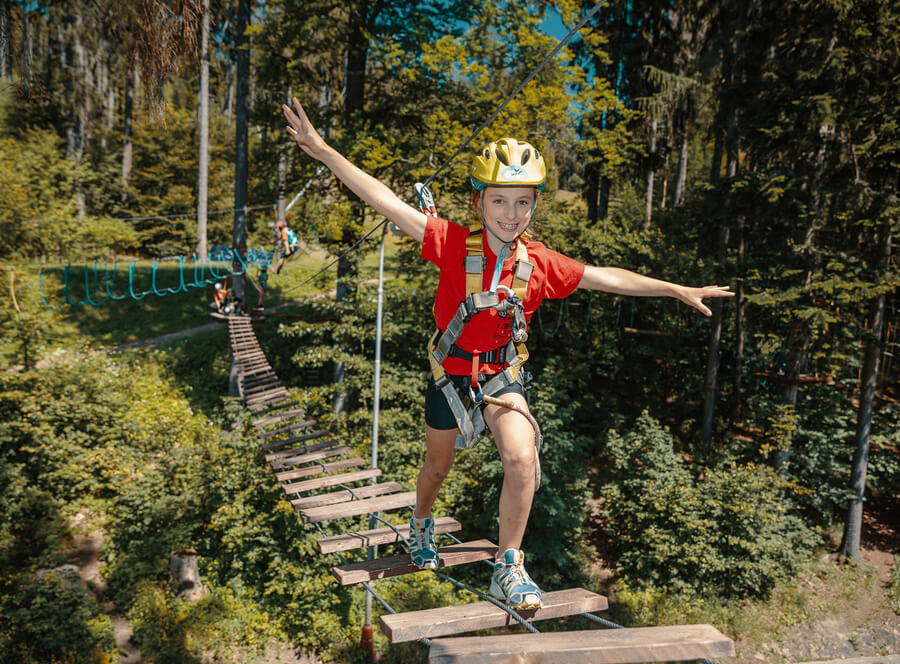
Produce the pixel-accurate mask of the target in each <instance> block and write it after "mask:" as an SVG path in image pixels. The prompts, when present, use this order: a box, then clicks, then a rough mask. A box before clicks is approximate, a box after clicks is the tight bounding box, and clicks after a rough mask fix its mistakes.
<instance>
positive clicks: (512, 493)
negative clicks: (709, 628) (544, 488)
mask: <svg viewBox="0 0 900 664" xmlns="http://www.w3.org/2000/svg"><path fill="white" fill-rule="evenodd" d="M503 398H504V399H508V400H510V401H513V402H515V404H516V405H518V406H519V407H520V408H522V409H523V410H525V411H527V410H528V405H527V403H526V402H525V397H523V396H521V395H518V394H504V395H503ZM484 419H485V422H486V423H487V425H488V427H490V429H491V432H492V433H493V434H494V441H495V442H496V444H497V450H498V451H499V452H500V460H501V461H502V462H503V489H502V490H501V492H500V534H499V538H498V540H497V545H498V549H497V556H498V557H500V556H502V555H503V552H504V551H506V550H507V549H520V548H521V546H522V537H523V536H524V535H525V526H526V525H527V524H528V515H529V513H530V512H531V502H532V500H533V498H534V467H535V458H536V457H535V450H534V429H532V427H531V424H530V423H529V422H528V420H527V419H525V418H524V417H522V415H521V414H519V413H517V412H516V411H514V410H509V409H508V408H503V407H501V406H487V407H486V408H485V409H484Z"/></svg>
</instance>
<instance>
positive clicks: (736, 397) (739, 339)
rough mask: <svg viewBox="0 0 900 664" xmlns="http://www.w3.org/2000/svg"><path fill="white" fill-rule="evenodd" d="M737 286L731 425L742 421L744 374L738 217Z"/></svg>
mask: <svg viewBox="0 0 900 664" xmlns="http://www.w3.org/2000/svg"><path fill="white" fill-rule="evenodd" d="M737 233H738V255H737V263H738V269H737V273H738V276H737V286H736V288H735V295H734V308H735V312H734V338H735V339H734V345H735V349H734V376H733V377H732V388H731V423H732V424H736V423H737V422H738V420H740V419H741V392H742V386H741V379H742V378H743V373H744V307H745V306H746V302H745V301H744V218H743V217H738V220H737Z"/></svg>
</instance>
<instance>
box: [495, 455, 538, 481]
mask: <svg viewBox="0 0 900 664" xmlns="http://www.w3.org/2000/svg"><path fill="white" fill-rule="evenodd" d="M534 467H535V453H534V448H533V447H531V448H526V449H523V450H516V451H513V452H507V453H506V454H504V455H503V474H504V475H506V476H507V477H513V478H518V477H521V478H523V479H525V478H531V477H533V476H534Z"/></svg>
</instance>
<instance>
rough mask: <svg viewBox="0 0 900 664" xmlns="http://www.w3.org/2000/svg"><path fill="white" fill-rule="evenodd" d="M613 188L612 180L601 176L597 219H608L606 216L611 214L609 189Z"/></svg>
mask: <svg viewBox="0 0 900 664" xmlns="http://www.w3.org/2000/svg"><path fill="white" fill-rule="evenodd" d="M611 186H612V183H611V182H610V179H609V178H608V177H606V176H605V175H604V176H601V178H600V195H599V196H598V197H597V217H598V218H599V219H606V215H608V214H609V189H610V187H611Z"/></svg>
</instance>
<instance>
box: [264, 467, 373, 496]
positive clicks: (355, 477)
mask: <svg viewBox="0 0 900 664" xmlns="http://www.w3.org/2000/svg"><path fill="white" fill-rule="evenodd" d="M372 477H381V471H380V470H379V469H378V468H366V469H365V470H354V471H353V472H352V473H338V474H337V475H328V476H326V477H314V478H313V479H311V480H303V481H302V482H296V483H295V484H285V485H284V486H283V487H281V488H282V489H284V492H285V493H301V492H303V491H311V490H313V489H322V488H324V487H326V486H335V485H337V484H347V483H348V482H359V481H360V480H367V479H370V478H372Z"/></svg>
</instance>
